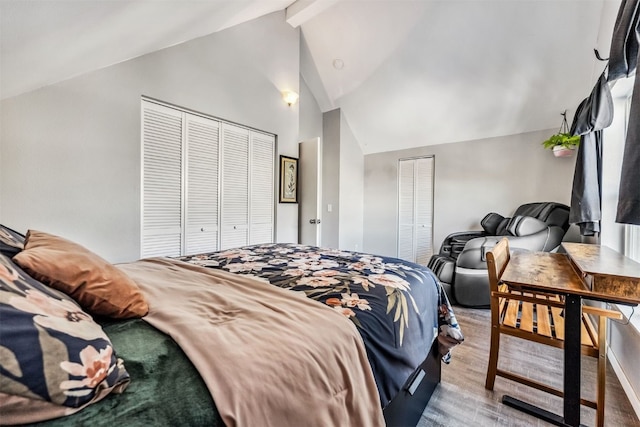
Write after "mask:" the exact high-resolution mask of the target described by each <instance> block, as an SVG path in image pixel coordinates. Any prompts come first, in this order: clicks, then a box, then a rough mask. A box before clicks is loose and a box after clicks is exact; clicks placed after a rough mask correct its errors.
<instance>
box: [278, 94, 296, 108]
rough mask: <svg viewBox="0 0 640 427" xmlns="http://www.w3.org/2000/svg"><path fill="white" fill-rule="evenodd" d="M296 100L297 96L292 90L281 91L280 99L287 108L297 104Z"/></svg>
mask: <svg viewBox="0 0 640 427" xmlns="http://www.w3.org/2000/svg"><path fill="white" fill-rule="evenodd" d="M298 98H299V95H298V94H297V93H295V92H294V91H292V90H284V91H282V99H284V102H286V103H287V105H289V107H291V106H292V105H293V104H295V103H296V102H298Z"/></svg>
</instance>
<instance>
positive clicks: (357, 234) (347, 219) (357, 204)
mask: <svg viewBox="0 0 640 427" xmlns="http://www.w3.org/2000/svg"><path fill="white" fill-rule="evenodd" d="M322 129H323V130H322V132H323V141H322V246H326V247H330V248H340V249H346V250H362V248H363V215H364V212H363V210H364V197H363V192H364V156H363V154H362V149H361V148H360V144H359V143H358V141H357V140H356V138H355V136H354V135H353V133H352V131H351V128H350V127H349V124H348V123H347V120H346V118H345V117H344V115H343V114H342V112H341V111H340V109H339V108H338V109H335V110H332V111H329V112H326V113H324V114H323V115H322ZM329 205H331V212H329Z"/></svg>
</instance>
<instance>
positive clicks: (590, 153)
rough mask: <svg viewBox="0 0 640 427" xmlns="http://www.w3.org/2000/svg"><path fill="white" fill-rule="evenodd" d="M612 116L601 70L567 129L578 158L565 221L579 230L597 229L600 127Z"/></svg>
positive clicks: (590, 231) (588, 233) (586, 232)
mask: <svg viewBox="0 0 640 427" xmlns="http://www.w3.org/2000/svg"><path fill="white" fill-rule="evenodd" d="M612 120H613V100H612V98H611V91H610V90H609V85H608V84H607V79H606V77H605V75H604V73H603V74H602V75H601V76H600V78H599V79H598V82H597V83H596V85H595V87H594V88H593V90H592V91H591V94H590V95H589V97H588V98H586V99H584V100H583V101H582V102H581V103H580V105H579V106H578V109H577V110H576V114H575V116H574V117H573V123H572V124H571V130H570V133H571V134H572V135H580V145H579V146H578V158H577V159H576V169H575V172H574V175H573V188H572V191H571V211H570V212H569V222H570V223H571V224H577V225H578V226H579V227H580V234H581V235H583V236H593V235H594V234H595V233H599V232H600V219H601V218H602V216H601V208H600V203H601V200H602V190H601V188H602V185H601V184H602V129H604V128H606V127H608V126H609V125H611V122H612Z"/></svg>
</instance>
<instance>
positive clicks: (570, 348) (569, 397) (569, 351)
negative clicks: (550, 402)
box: [564, 295, 582, 426]
mask: <svg viewBox="0 0 640 427" xmlns="http://www.w3.org/2000/svg"><path fill="white" fill-rule="evenodd" d="M581 328H582V299H581V298H580V296H578V295H566V296H565V310H564V422H565V423H566V424H567V425H570V426H579V425H580V362H581V360H580V335H581Z"/></svg>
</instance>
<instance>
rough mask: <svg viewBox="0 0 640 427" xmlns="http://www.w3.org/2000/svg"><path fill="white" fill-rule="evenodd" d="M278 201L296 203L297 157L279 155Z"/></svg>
mask: <svg viewBox="0 0 640 427" xmlns="http://www.w3.org/2000/svg"><path fill="white" fill-rule="evenodd" d="M280 203H298V159H296V158H294V157H287V156H280Z"/></svg>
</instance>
